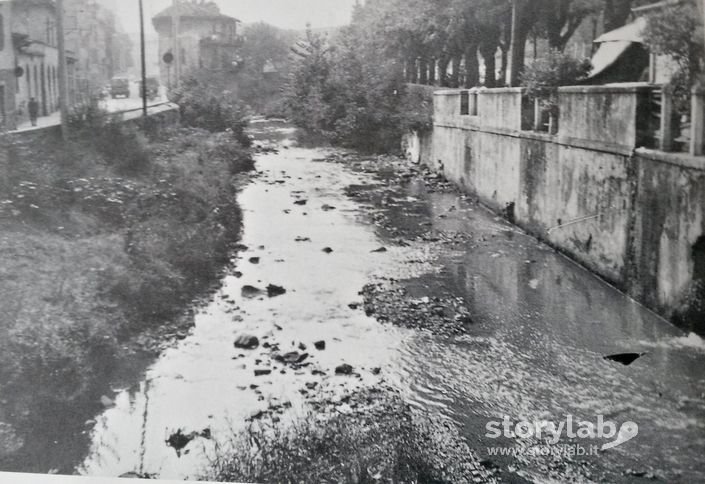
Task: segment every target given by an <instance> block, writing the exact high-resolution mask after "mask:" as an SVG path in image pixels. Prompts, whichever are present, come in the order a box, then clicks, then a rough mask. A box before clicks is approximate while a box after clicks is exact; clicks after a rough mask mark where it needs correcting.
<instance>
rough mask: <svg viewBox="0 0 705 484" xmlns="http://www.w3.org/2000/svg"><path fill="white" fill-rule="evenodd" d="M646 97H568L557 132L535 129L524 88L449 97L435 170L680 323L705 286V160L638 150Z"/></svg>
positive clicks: (575, 91)
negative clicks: (702, 253) (703, 253)
mask: <svg viewBox="0 0 705 484" xmlns="http://www.w3.org/2000/svg"><path fill="white" fill-rule="evenodd" d="M648 91H649V88H646V87H644V86H619V87H617V86H607V87H605V86H595V87H568V88H561V89H560V90H559V93H558V98H557V105H558V112H559V115H558V120H557V126H558V128H557V131H555V134H549V133H548V132H536V131H534V130H533V129H527V128H533V127H534V126H535V124H536V122H535V121H534V120H536V119H539V118H540V116H538V115H537V113H535V112H534V106H533V104H532V103H530V102H529V101H528V100H527V99H526V97H525V96H524V94H523V92H522V90H521V89H489V90H471V91H459V90H446V91H440V92H437V93H436V94H435V101H434V109H435V112H434V130H433V139H432V143H431V146H432V149H431V151H432V154H431V159H430V162H429V160H426V162H427V163H429V164H431V165H434V166H435V167H436V168H437V169H438V170H441V171H443V173H444V174H445V176H446V177H447V178H448V179H450V180H452V181H454V182H456V183H457V184H459V185H460V186H462V187H463V188H464V189H465V190H466V191H468V192H471V193H474V194H476V195H477V196H478V197H479V198H480V199H481V200H482V201H483V202H484V203H486V204H487V205H489V206H490V207H492V208H494V209H495V210H497V211H503V212H504V213H505V214H507V215H508V217H509V218H510V219H511V220H512V221H514V222H516V223H517V224H518V225H520V226H522V227H523V228H525V229H526V230H528V231H529V232H530V233H532V234H534V235H536V236H538V237H539V238H541V239H543V240H545V241H547V242H549V243H550V244H551V245H553V246H555V247H557V248H559V249H560V250H562V251H564V252H565V253H567V254H568V255H570V256H571V257H573V258H574V259H576V260H577V261H579V262H580V263H582V264H583V265H585V266H587V267H588V268H590V269H591V270H592V271H594V272H596V273H597V274H599V275H601V276H602V277H604V278H605V279H607V280H609V281H610V282H612V283H614V284H615V285H617V286H618V287H620V288H622V289H623V290H625V291H627V292H629V293H630V294H632V295H634V296H635V297H636V298H638V299H639V300H641V301H642V302H644V303H645V304H647V305H648V306H650V307H652V308H654V309H656V310H658V311H659V312H661V313H662V314H664V315H666V316H667V317H679V316H678V315H680V314H685V313H686V312H687V308H686V306H687V304H688V301H689V297H690V300H692V299H693V298H692V296H693V291H697V290H698V284H699V282H698V281H700V279H701V278H702V283H705V274H702V272H704V271H705V268H703V267H702V266H703V265H705V262H703V261H702V260H701V256H700V255H699V254H700V252H699V250H703V249H700V247H701V246H702V245H705V239H703V238H702V237H703V234H705V217H704V215H705V213H704V212H705V159H701V158H692V157H688V156H687V155H675V154H666V153H661V152H657V151H651V150H646V149H636V148H637V146H639V145H640V144H641V142H642V139H645V138H648V136H645V133H644V130H645V126H647V125H648V124H649V123H648V121H649V120H648V119H646V118H648V113H647V114H646V115H645V114H644V111H643V109H644V103H645V102H646V101H647V100H648V94H649V92H648ZM539 114H540V113H539ZM652 124H653V123H652ZM522 128H524V129H522ZM698 244H700V245H698ZM691 313H692V311H691ZM702 329H705V328H702Z"/></svg>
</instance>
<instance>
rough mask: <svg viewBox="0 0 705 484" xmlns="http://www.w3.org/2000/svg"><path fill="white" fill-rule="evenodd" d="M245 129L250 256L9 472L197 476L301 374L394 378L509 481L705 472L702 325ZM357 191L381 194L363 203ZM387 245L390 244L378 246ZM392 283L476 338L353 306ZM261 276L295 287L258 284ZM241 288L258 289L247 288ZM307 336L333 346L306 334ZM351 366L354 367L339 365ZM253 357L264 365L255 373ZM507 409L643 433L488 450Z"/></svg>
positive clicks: (469, 216) (386, 176) (266, 130)
mask: <svg viewBox="0 0 705 484" xmlns="http://www.w3.org/2000/svg"><path fill="white" fill-rule="evenodd" d="M252 132H253V134H254V135H255V137H256V138H257V139H259V140H272V141H273V142H275V143H277V146H278V147H279V148H280V149H279V150H278V151H273V152H270V153H264V154H261V155H259V156H258V158H257V170H258V172H257V174H256V175H254V176H253V177H252V180H251V181H250V182H249V183H247V184H246V185H245V186H244V188H243V190H242V192H241V194H240V197H239V202H240V205H241V207H242V210H243V226H244V230H243V237H242V244H243V247H242V250H241V251H240V252H238V254H237V256H235V257H234V258H233V260H232V265H231V268H230V269H229V271H228V273H227V274H226V275H225V276H224V279H223V281H222V285H221V288H220V289H219V291H218V293H216V294H215V295H214V296H213V298H212V299H211V300H210V302H209V303H208V304H205V305H202V306H200V307H199V308H198V309H197V310H196V311H195V314H194V316H193V325H192V328H191V330H190V331H189V333H188V334H187V335H184V338H183V339H181V340H180V341H179V342H178V343H176V344H174V345H172V346H171V347H169V348H168V349H166V350H165V351H164V352H163V353H162V354H161V355H160V356H159V357H158V358H157V359H156V360H154V361H152V360H146V361H142V360H140V361H129V362H123V364H124V365H125V367H126V369H125V371H118V372H117V374H120V375H128V376H123V377H121V378H119V379H117V380H116V381H114V382H110V385H109V386H110V387H111V389H112V393H111V394H110V395H107V398H108V400H107V401H105V402H104V403H105V404H106V405H105V407H106V408H101V409H99V410H97V411H96V408H95V407H91V408H85V409H84V408H81V409H73V412H78V413H79V418H75V416H72V421H80V422H83V423H82V425H81V426H74V427H72V428H70V429H62V439H61V440H60V442H59V441H58V440H57V439H56V438H55V436H56V427H57V426H60V425H59V424H58V422H60V421H62V419H65V418H66V415H63V414H62V413H61V412H57V413H55V414H51V412H50V413H49V414H48V415H42V416H41V417H40V416H37V420H38V422H39V421H40V420H41V422H42V425H37V429H36V432H37V439H38V440H41V441H42V442H50V441H52V440H54V441H55V442H57V443H56V446H57V447H60V448H56V449H54V450H51V449H49V450H47V448H46V447H43V448H42V449H43V452H44V453H43V454H41V455H40V454H39V452H38V451H37V448H36V447H35V448H34V450H33V451H32V452H31V455H30V454H25V455H22V451H21V452H20V454H19V455H18V457H17V459H16V461H15V464H16V468H10V469H3V470H14V471H37V472H48V471H50V470H52V469H58V470H59V471H61V472H75V473H78V474H84V475H101V476H119V475H122V474H125V473H129V472H135V473H140V474H151V475H156V476H159V477H162V478H177V479H181V478H189V477H191V478H192V477H198V476H199V475H202V473H203V470H204V469H205V468H206V466H207V464H208V462H207V455H208V452H209V451H210V449H212V442H213V441H215V440H217V439H218V438H219V437H224V436H227V435H228V433H230V432H232V431H233V430H237V429H238V428H239V427H240V426H241V425H242V422H243V421H244V420H245V419H246V418H247V417H250V416H252V415H255V414H257V413H258V412H259V411H261V410H263V409H266V408H267V407H268V406H269V405H271V404H276V403H284V402H290V403H291V404H292V407H293V409H294V410H293V411H294V412H297V411H303V408H304V406H305V402H306V397H307V395H306V389H307V384H309V385H310V384H312V383H317V385H318V387H319V388H323V389H325V390H326V391H330V392H334V393H340V394H343V393H348V392H351V391H354V390H355V389H356V388H361V387H369V386H378V385H381V384H392V385H394V386H395V387H397V388H399V389H400V391H401V392H402V393H403V395H404V396H405V397H406V399H407V401H408V402H409V403H411V404H412V405H413V406H415V407H416V408H418V409H421V410H422V411H429V412H437V413H441V414H443V415H444V416H446V417H447V418H449V419H451V420H452V421H453V422H455V423H456V424H457V425H458V426H459V427H460V428H461V429H462V433H463V435H464V436H465V437H466V439H467V441H468V443H469V444H470V446H471V447H472V448H474V449H476V450H477V451H478V453H479V454H480V456H481V457H484V458H488V459H489V458H491V459H492V460H493V461H494V462H495V463H496V465H498V466H499V467H501V468H502V470H503V473H504V474H503V475H505V476H513V477H512V479H514V480H515V481H521V480H522V479H526V480H536V481H539V482H547V481H550V480H551V479H553V480H555V481H556V482H561V481H565V480H569V479H576V480H583V481H590V480H593V479H594V480H596V481H599V480H600V479H607V480H609V481H610V482H615V481H623V482H632V481H635V482H636V481H638V480H639V479H640V478H642V477H649V478H650V477H652V474H653V477H654V478H655V479H657V480H661V481H662V482H697V481H700V482H703V481H705V466H704V464H703V459H702V456H703V455H705V418H704V417H705V399H704V396H705V379H704V378H703V374H704V373H703V368H705V345H703V342H702V340H701V339H700V338H699V337H697V336H694V335H686V334H683V333H682V332H681V331H680V330H678V329H676V328H674V327H673V326H671V325H670V324H668V323H667V322H666V321H664V320H662V319H661V318H659V317H658V316H656V315H655V314H653V313H652V312H650V311H648V310H646V309H645V308H643V307H642V306H640V305H638V304H637V303H635V302H633V301H632V300H631V299H629V298H627V297H625V296H624V295H622V294H621V293H619V292H618V291H617V290H615V289H614V288H613V287H611V286H609V285H608V284H606V283H604V282H603V281H601V280H599V279H598V278H596V277H594V276H593V275H592V274H590V273H589V272H587V271H585V270H584V269H582V268H581V267H579V266H577V265H576V264H574V263H573V262H571V261H570V260H568V259H566V258H565V257H563V256H562V255H560V254H558V253H556V252H555V251H553V250H552V249H550V248H548V247H546V246H544V245H542V244H540V243H538V242H537V241H536V240H535V239H533V238H531V237H529V236H527V235H526V234H524V233H522V232H521V231H520V230H518V229H516V228H514V227H512V226H511V225H509V224H508V223H506V222H505V221H504V220H502V219H499V218H497V217H496V216H494V215H493V214H491V213H489V212H488V211H486V210H485V209H483V208H482V207H481V206H479V205H478V204H476V203H474V202H472V201H471V200H469V199H468V198H467V197H463V196H460V195H457V194H453V193H430V192H429V191H428V189H427V187H426V186H425V184H424V183H422V182H420V181H418V180H411V182H409V183H403V184H399V183H397V181H396V180H395V179H394V178H393V176H392V174H390V173H378V172H375V170H371V169H359V167H357V168H355V167H348V166H347V165H345V164H341V163H329V162H325V161H322V160H323V159H324V158H326V157H329V156H330V155H331V154H334V153H335V152H334V151H333V150H330V149H309V148H300V147H297V146H296V145H295V144H294V143H292V142H291V141H290V138H291V137H292V135H293V130H292V129H291V128H289V127H287V126H286V125H283V124H276V123H274V124H273V123H264V122H257V123H255V124H253V128H252ZM350 187H354V188H355V190H356V191H370V193H375V194H377V195H379V196H376V197H372V198H369V199H366V200H364V201H363V200H358V199H356V198H355V197H351V196H349V192H350ZM375 215H377V216H376V217H375ZM380 218H384V219H386V220H387V221H389V224H387V225H386V226H385V225H384V224H380V223H378V221H379V220H380ZM390 226H392V227H396V228H398V229H399V230H401V231H406V233H412V234H413V232H414V230H415V228H418V227H425V229H424V230H429V231H430V232H432V233H435V234H440V235H448V234H451V235H452V234H458V233H471V234H472V235H473V237H472V240H471V241H468V242H466V243H462V244H455V245H452V246H449V245H447V244H445V245H444V244H442V243H437V242H436V243H434V242H424V241H422V240H410V241H409V243H406V244H397V243H395V240H396V239H397V238H398V235H397V234H398V231H393V232H395V233H394V234H392V233H390V230H389V227H390ZM380 247H385V248H386V249H387V250H386V252H374V251H375V250H376V249H378V248H380ZM326 248H328V249H332V250H324V249H326ZM385 278H386V279H385ZM389 278H393V279H395V280H398V281H402V283H403V285H404V287H406V288H407V290H408V291H409V293H410V295H411V296H412V297H415V298H425V297H433V296H435V295H438V294H442V293H443V294H451V295H454V296H457V297H460V298H463V300H464V301H465V303H466V304H467V305H468V306H469V308H470V309H471V314H472V324H471V325H470V326H469V328H468V331H467V333H466V334H464V335H461V336H437V335H434V334H433V333H430V332H426V331H417V330H413V329H405V328H399V327H395V326H392V325H389V324H380V323H379V322H378V321H377V320H376V319H375V317H374V315H371V316H367V315H366V314H365V312H364V311H361V310H360V309H359V308H358V307H357V306H356V305H355V304H359V303H361V302H362V298H361V296H360V294H359V292H360V290H361V289H362V288H363V286H365V285H366V284H368V283H370V282H374V281H379V280H388V279H389ZM268 285H276V286H280V287H283V288H284V289H285V290H286V293H285V294H282V295H279V296H276V297H268V296H267V294H266V288H267V286H268ZM243 288H245V291H244V292H243ZM252 288H259V289H262V290H263V292H262V293H256V294H251V293H250V292H251V289H252ZM248 289H249V290H250V292H248ZM351 304H353V307H350V305H351ZM243 334H248V335H255V336H257V337H258V338H259V339H260V341H261V342H266V343H267V346H270V347H271V345H278V346H279V347H280V348H281V349H282V350H292V351H293V350H298V351H302V352H303V351H306V352H308V353H309V355H310V356H309V358H310V359H309V361H310V362H311V363H312V364H311V366H310V367H308V368H306V369H305V370H300V371H293V370H286V369H285V368H284V367H282V366H281V365H279V366H277V362H276V361H272V358H271V351H270V350H268V349H267V348H266V347H264V345H263V346H260V348H259V349H257V350H255V351H245V350H240V349H237V348H235V347H234V346H233V342H234V341H235V339H236V338H237V337H238V336H239V335H243ZM318 341H325V343H326V347H325V350H318V349H316V348H315V346H314V343H315V342H318ZM625 352H639V353H641V352H643V353H645V355H644V356H643V357H641V358H640V359H639V360H637V362H635V363H634V364H632V365H630V366H624V365H621V364H619V363H615V362H613V361H607V360H605V359H603V356H605V355H611V354H615V353H625ZM342 363H347V364H350V365H352V366H353V367H354V368H355V369H356V370H357V372H358V373H359V374H360V377H359V378H349V377H345V376H336V375H335V374H334V373H335V371H334V370H335V368H336V366H338V365H340V364H342ZM377 368H381V372H379V374H377V373H378V372H377V371H375V369H377ZM256 369H272V370H273V372H272V373H271V374H266V375H262V376H255V373H254V371H255V370H256ZM504 415H508V416H510V417H511V418H513V419H519V418H525V419H528V420H530V421H533V420H538V419H543V420H554V421H559V420H561V419H563V418H564V417H565V416H567V415H575V416H576V417H579V418H582V419H585V420H592V421H594V420H595V419H596V417H597V416H598V415H604V416H606V417H608V418H610V419H612V420H614V421H616V422H618V423H624V422H628V421H633V422H636V423H637V424H638V426H639V433H638V436H636V437H635V438H634V439H632V440H630V441H629V442H626V443H625V444H623V445H621V446H618V447H616V448H615V449H611V450H609V451H606V452H601V453H600V454H599V455H598V456H592V457H585V458H582V457H570V458H561V459H559V461H558V462H556V461H555V459H554V460H551V459H547V458H545V457H530V456H521V457H518V458H509V457H505V458H500V457H496V458H495V457H490V456H489V455H488V452H489V451H488V450H487V448H488V447H491V446H493V445H499V444H503V445H506V444H508V443H513V442H514V441H515V440H517V439H515V438H502V439H499V440H493V439H490V438H488V437H486V436H485V433H486V428H485V426H486V423H487V422H488V421H489V420H491V419H497V420H501V418H502V416H504ZM43 429H44V430H43ZM206 429H207V432H204V430H206ZM178 430H181V431H182V432H184V433H190V432H196V433H200V434H202V436H200V437H197V438H196V439H194V441H193V442H192V443H190V444H189V445H188V446H187V447H186V448H185V452H180V453H178V454H177V452H176V451H175V449H173V448H172V447H170V446H169V445H168V444H167V442H166V440H167V439H168V438H169V436H170V435H172V434H173V433H174V432H176V431H178ZM42 432H46V434H45V435H42ZM31 448H32V446H31V445H30V446H28V449H31ZM27 452H30V451H29V450H28V451H27Z"/></svg>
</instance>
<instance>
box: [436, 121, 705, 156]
mask: <svg viewBox="0 0 705 484" xmlns="http://www.w3.org/2000/svg"><path fill="white" fill-rule="evenodd" d="M468 121H471V120H468ZM433 125H434V126H438V127H439V128H454V129H462V130H465V131H475V132H480V133H487V134H494V135H499V136H507V137H510V138H518V139H529V140H537V141H544V142H546V143H552V144H555V145H559V146H564V147H566V148H574V149H582V150H586V151H595V152H597V153H608V154H612V155H619V156H625V157H630V156H632V155H633V154H634V149H633V148H632V147H630V146H627V145H620V144H615V143H605V142H603V141H594V140H588V139H580V138H572V137H569V136H559V135H552V134H549V133H541V132H537V131H524V130H517V129H508V128H502V127H496V126H487V125H475V124H474V123H462V122H461V123H458V122H455V121H454V120H452V119H447V118H446V119H443V118H440V119H435V120H434V123H433ZM704 159H705V158H704Z"/></svg>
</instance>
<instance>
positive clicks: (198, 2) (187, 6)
mask: <svg viewBox="0 0 705 484" xmlns="http://www.w3.org/2000/svg"><path fill="white" fill-rule="evenodd" d="M174 15H178V16H179V17H204V18H218V17H222V18H226V19H232V18H233V17H230V16H228V15H224V14H222V13H220V8H219V7H218V5H217V4H216V3H215V2H210V1H205V0H192V1H189V0H177V3H176V5H172V6H170V7H168V8H166V9H164V10H162V11H161V12H159V13H158V14H157V15H155V16H154V18H155V19H161V18H165V17H172V16H174ZM234 20H237V19H234Z"/></svg>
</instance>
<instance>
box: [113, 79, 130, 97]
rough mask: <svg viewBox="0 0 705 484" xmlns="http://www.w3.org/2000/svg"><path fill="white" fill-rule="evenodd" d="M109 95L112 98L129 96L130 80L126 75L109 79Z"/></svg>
mask: <svg viewBox="0 0 705 484" xmlns="http://www.w3.org/2000/svg"><path fill="white" fill-rule="evenodd" d="M110 96H111V97H112V98H113V99H116V98H118V97H126V98H129V97H130V80H129V79H128V78H126V77H114V78H112V79H111V81H110Z"/></svg>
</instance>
